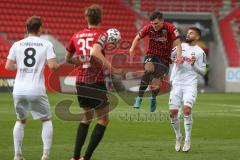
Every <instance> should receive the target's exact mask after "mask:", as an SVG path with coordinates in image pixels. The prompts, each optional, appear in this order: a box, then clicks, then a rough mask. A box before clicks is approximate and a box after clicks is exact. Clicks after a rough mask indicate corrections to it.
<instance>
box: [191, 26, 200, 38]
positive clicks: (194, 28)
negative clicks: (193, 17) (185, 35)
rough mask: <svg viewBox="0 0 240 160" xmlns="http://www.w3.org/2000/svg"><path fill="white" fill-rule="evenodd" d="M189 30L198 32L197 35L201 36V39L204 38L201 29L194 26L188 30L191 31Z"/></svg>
mask: <svg viewBox="0 0 240 160" xmlns="http://www.w3.org/2000/svg"><path fill="white" fill-rule="evenodd" d="M189 29H191V30H194V31H195V32H197V34H198V35H199V37H201V36H202V32H201V30H200V29H199V28H197V27H194V26H193V27H189V28H188V30H189Z"/></svg>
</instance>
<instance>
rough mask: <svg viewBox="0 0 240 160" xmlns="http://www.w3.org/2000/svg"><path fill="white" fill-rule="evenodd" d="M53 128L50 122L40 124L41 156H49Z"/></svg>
mask: <svg viewBox="0 0 240 160" xmlns="http://www.w3.org/2000/svg"><path fill="white" fill-rule="evenodd" d="M52 135H53V126H52V121H45V122H43V124H42V141H43V155H46V156H49V154H50V149H51V145H52Z"/></svg>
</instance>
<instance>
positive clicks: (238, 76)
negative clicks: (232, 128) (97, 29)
mask: <svg viewBox="0 0 240 160" xmlns="http://www.w3.org/2000/svg"><path fill="white" fill-rule="evenodd" d="M94 3H95V4H99V5H101V6H102V7H103V13H104V14H103V23H102V28H103V29H108V28H117V29H118V30H119V31H120V32H121V35H122V42H121V43H120V44H118V45H108V46H107V48H106V54H107V58H108V59H109V60H111V61H112V63H113V64H114V65H115V66H117V67H121V68H128V69H129V68H131V69H139V68H141V67H142V65H141V62H142V56H143V55H144V53H145V50H146V48H147V45H148V40H147V39H145V40H144V41H142V42H141V43H140V45H139V47H138V48H137V50H136V53H137V55H136V56H135V57H134V62H135V63H137V65H130V64H129V56H128V50H129V47H130V45H131V41H132V40H133V38H134V37H135V35H136V34H137V33H138V31H139V30H140V29H141V28H142V27H143V26H144V25H145V24H147V23H149V20H148V16H149V15H150V14H151V12H152V11H153V10H154V9H159V10H160V11H162V12H163V14H164V18H165V20H166V21H168V22H172V23H173V24H174V25H175V26H176V27H177V28H178V29H179V30H180V32H181V33H182V39H183V40H184V36H185V35H184V34H185V33H186V30H187V28H188V27H189V26H193V25H194V26H197V27H199V28H200V29H201V30H202V35H203V37H202V39H201V41H199V46H200V47H202V48H203V50H204V51H205V53H206V55H207V61H208V62H207V63H208V69H207V72H206V74H205V76H199V83H200V86H201V91H202V92H205V91H217V92H240V50H239V49H240V36H239V35H240V1H239V0H0V58H1V59H0V92H5V91H9V89H10V90H11V88H12V86H13V84H14V76H15V74H16V73H15V72H10V71H6V70H5V69H4V65H5V62H6V57H7V55H8V51H9V48H10V47H11V45H12V44H13V43H14V42H15V41H18V40H20V39H22V38H24V36H25V35H26V29H25V21H26V19H27V18H28V17H30V16H32V15H38V16H41V17H42V19H43V22H44V24H43V28H44V33H43V35H42V38H44V39H48V40H50V41H51V42H52V43H53V44H54V47H55V52H56V54H57V57H58V60H59V61H63V58H64V54H65V46H66V44H67V42H68V41H69V40H70V39H71V37H72V35H73V34H74V33H75V32H77V31H78V30H81V29H84V28H86V27H87V25H86V22H85V19H84V10H85V8H86V7H88V6H90V5H91V4H94ZM75 74H76V71H74V69H73V67H72V66H70V65H66V64H64V65H63V66H62V68H61V69H60V70H59V71H57V72H55V73H51V72H50V70H49V68H48V67H47V66H46V69H45V79H46V85H47V89H48V91H49V92H54V91H58V92H70V91H72V89H73V88H71V87H69V85H70V84H73V83H74V75H75ZM106 74H108V73H107V72H106ZM108 87H109V88H110V89H111V87H112V86H111V83H108Z"/></svg>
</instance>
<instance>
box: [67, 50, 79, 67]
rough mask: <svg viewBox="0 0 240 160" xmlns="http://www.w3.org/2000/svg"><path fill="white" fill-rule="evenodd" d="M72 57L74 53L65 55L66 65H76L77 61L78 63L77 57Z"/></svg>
mask: <svg viewBox="0 0 240 160" xmlns="http://www.w3.org/2000/svg"><path fill="white" fill-rule="evenodd" d="M73 55H74V53H71V52H69V51H67V53H66V54H65V60H66V63H68V64H73V65H77V64H78V63H79V61H78V59H77V57H73Z"/></svg>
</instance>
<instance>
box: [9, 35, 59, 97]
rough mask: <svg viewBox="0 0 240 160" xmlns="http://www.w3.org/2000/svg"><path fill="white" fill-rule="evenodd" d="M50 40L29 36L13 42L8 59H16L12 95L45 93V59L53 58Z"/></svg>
mask: <svg viewBox="0 0 240 160" xmlns="http://www.w3.org/2000/svg"><path fill="white" fill-rule="evenodd" d="M55 57H56V55H55V53H54V49H53V45H52V43H51V42H49V41H47V40H44V39H41V38H40V37H37V36H29V37H27V38H25V39H22V40H20V41H17V42H15V43H14V44H13V45H12V47H11V49H10V51H9V55H8V57H7V58H8V59H10V60H13V61H16V64H17V75H16V78H15V83H14V89H13V94H14V95H45V94H46V89H45V81H44V67H45V64H46V62H47V60H49V59H52V58H55Z"/></svg>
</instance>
